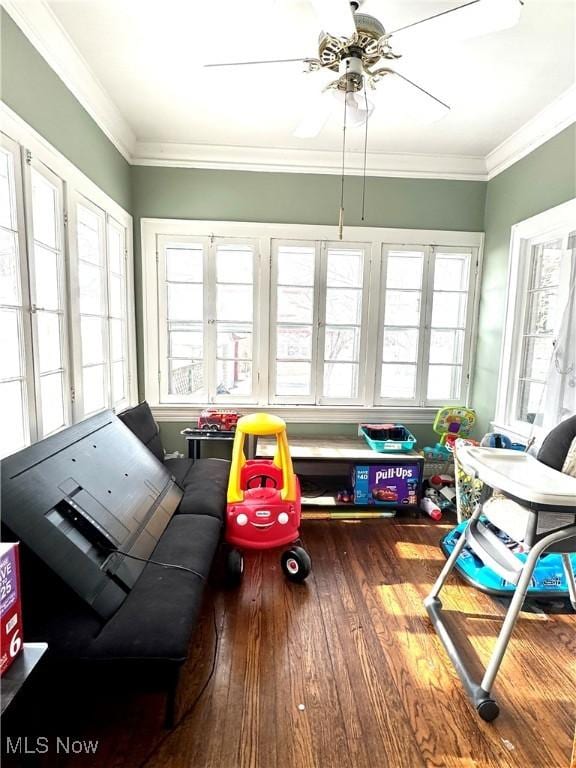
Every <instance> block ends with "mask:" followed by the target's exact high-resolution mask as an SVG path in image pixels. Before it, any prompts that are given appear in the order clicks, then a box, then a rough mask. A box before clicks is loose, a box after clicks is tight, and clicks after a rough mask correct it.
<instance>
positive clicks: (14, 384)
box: [0, 381, 26, 456]
mask: <svg viewBox="0 0 576 768" xmlns="http://www.w3.org/2000/svg"><path fill="white" fill-rule="evenodd" d="M22 387H23V384H22V383H21V382H20V381H10V382H7V383H6V384H0V420H1V423H2V429H0V456H8V455H9V454H11V453H15V452H16V451H18V450H20V448H23V447H24V445H25V444H26V438H25V435H24V424H25V422H24V398H23V394H22Z"/></svg>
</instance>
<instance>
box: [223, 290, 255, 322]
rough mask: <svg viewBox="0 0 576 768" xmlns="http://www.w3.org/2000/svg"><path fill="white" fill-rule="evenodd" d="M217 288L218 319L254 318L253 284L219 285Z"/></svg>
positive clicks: (247, 319)
mask: <svg viewBox="0 0 576 768" xmlns="http://www.w3.org/2000/svg"><path fill="white" fill-rule="evenodd" d="M216 290H217V295H216V317H217V318H218V320H238V321H241V320H244V321H248V322H250V321H251V320H252V293H253V290H252V286H251V285H218V286H217V289H216Z"/></svg>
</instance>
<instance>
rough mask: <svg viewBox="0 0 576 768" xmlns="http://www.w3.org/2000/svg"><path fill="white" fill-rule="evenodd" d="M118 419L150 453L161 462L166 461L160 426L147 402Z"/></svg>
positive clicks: (124, 412)
mask: <svg viewBox="0 0 576 768" xmlns="http://www.w3.org/2000/svg"><path fill="white" fill-rule="evenodd" d="M118 418H119V419H120V421H123V422H124V424H126V426H127V427H128V429H129V430H130V431H131V432H133V433H134V434H135V435H136V437H137V438H138V439H139V440H140V441H141V442H142V443H144V445H145V446H146V448H148V450H149V451H152V453H153V454H154V456H156V458H157V459H158V460H159V461H162V462H163V461H164V448H163V447H162V441H161V439H160V432H159V430H158V425H157V424H156V422H155V421H154V416H152V411H151V410H150V406H149V405H148V403H147V402H146V400H144V402H142V403H140V404H139V405H135V406H134V408H129V409H128V410H127V411H123V412H122V413H119V414H118Z"/></svg>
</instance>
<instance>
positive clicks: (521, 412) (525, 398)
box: [518, 381, 546, 424]
mask: <svg viewBox="0 0 576 768" xmlns="http://www.w3.org/2000/svg"><path fill="white" fill-rule="evenodd" d="M545 386H546V385H545V384H540V383H539V382H535V381H521V382H520V388H519V393H518V418H519V419H520V421H527V422H528V423H529V424H533V423H534V419H535V418H536V416H538V415H539V414H540V413H541V412H542V407H543V405H544V398H543V395H544V387H545Z"/></svg>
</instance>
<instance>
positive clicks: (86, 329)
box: [80, 317, 106, 365]
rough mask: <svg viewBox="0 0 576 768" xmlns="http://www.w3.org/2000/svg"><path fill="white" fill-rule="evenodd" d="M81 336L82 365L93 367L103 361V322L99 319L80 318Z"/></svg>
mask: <svg viewBox="0 0 576 768" xmlns="http://www.w3.org/2000/svg"><path fill="white" fill-rule="evenodd" d="M80 333H81V336H82V363H83V364H84V365H94V364H97V363H103V362H104V361H105V359H106V358H105V355H104V321H103V320H101V319H100V318H99V317H82V318H80Z"/></svg>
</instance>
